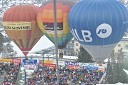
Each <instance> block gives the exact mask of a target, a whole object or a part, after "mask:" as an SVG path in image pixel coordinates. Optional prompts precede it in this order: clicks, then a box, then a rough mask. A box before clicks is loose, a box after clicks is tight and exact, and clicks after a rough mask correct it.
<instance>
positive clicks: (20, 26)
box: [3, 22, 31, 30]
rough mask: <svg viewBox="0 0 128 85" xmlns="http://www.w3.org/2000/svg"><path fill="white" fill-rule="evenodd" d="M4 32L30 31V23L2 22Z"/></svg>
mask: <svg viewBox="0 0 128 85" xmlns="http://www.w3.org/2000/svg"><path fill="white" fill-rule="evenodd" d="M3 26H4V29H5V30H31V22H3Z"/></svg>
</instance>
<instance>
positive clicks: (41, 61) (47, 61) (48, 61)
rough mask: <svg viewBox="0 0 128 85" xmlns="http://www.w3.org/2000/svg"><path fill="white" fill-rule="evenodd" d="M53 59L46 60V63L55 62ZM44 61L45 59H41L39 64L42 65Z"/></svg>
mask: <svg viewBox="0 0 128 85" xmlns="http://www.w3.org/2000/svg"><path fill="white" fill-rule="evenodd" d="M53 62H54V61H53V60H44V63H45V64H46V63H47V64H53ZM42 63H43V60H39V65H42Z"/></svg>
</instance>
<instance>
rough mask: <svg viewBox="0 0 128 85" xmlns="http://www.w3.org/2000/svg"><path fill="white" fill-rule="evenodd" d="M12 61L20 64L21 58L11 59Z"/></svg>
mask: <svg viewBox="0 0 128 85" xmlns="http://www.w3.org/2000/svg"><path fill="white" fill-rule="evenodd" d="M12 62H13V63H14V64H15V63H16V64H20V63H21V59H12Z"/></svg>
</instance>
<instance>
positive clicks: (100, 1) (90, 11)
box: [68, 0, 128, 61]
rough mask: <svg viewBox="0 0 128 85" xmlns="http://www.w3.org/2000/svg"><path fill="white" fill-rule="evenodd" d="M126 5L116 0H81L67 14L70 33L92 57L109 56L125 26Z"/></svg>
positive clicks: (126, 25) (126, 17)
mask: <svg viewBox="0 0 128 85" xmlns="http://www.w3.org/2000/svg"><path fill="white" fill-rule="evenodd" d="M127 15H128V12H127V9H126V8H125V7H124V6H123V5H122V4H121V3H119V2H117V1H116V0H82V1H80V2H78V3H77V4H75V5H74V6H73V7H72V9H71V11H70V13H69V16H68V22H69V27H70V30H71V33H72V34H73V35H74V37H75V38H76V39H77V40H78V42H80V44H81V45H82V46H83V47H84V48H85V50H87V51H88V52H89V53H90V55H92V56H93V57H94V58H95V59H96V60H101V61H102V60H104V59H105V58H107V57H108V56H109V54H110V53H111V51H112V50H113V48H114V47H115V46H116V44H117V43H118V42H119V41H120V40H121V38H122V37H123V35H124V32H125V31H126V29H127V27H128V16H127Z"/></svg>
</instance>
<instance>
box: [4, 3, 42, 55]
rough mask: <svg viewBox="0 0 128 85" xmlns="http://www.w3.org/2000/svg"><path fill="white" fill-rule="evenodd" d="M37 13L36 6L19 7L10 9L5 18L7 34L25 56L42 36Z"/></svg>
mask: <svg viewBox="0 0 128 85" xmlns="http://www.w3.org/2000/svg"><path fill="white" fill-rule="evenodd" d="M37 11H38V7H37V6H34V5H18V6H13V7H11V8H9V9H8V10H7V11H6V12H5V13H4V16H3V26H4V29H5V31H6V33H7V34H8V36H9V37H10V38H11V39H12V40H13V42H14V43H15V44H16V45H17V46H18V47H19V48H20V50H21V51H22V52H23V54H24V55H25V56H26V55H27V54H28V52H29V51H30V50H31V49H32V48H33V46H34V45H35V44H36V43H37V41H38V40H39V39H40V38H41V36H42V32H41V30H40V29H39V27H38V24H37V21H36V14H37Z"/></svg>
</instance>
